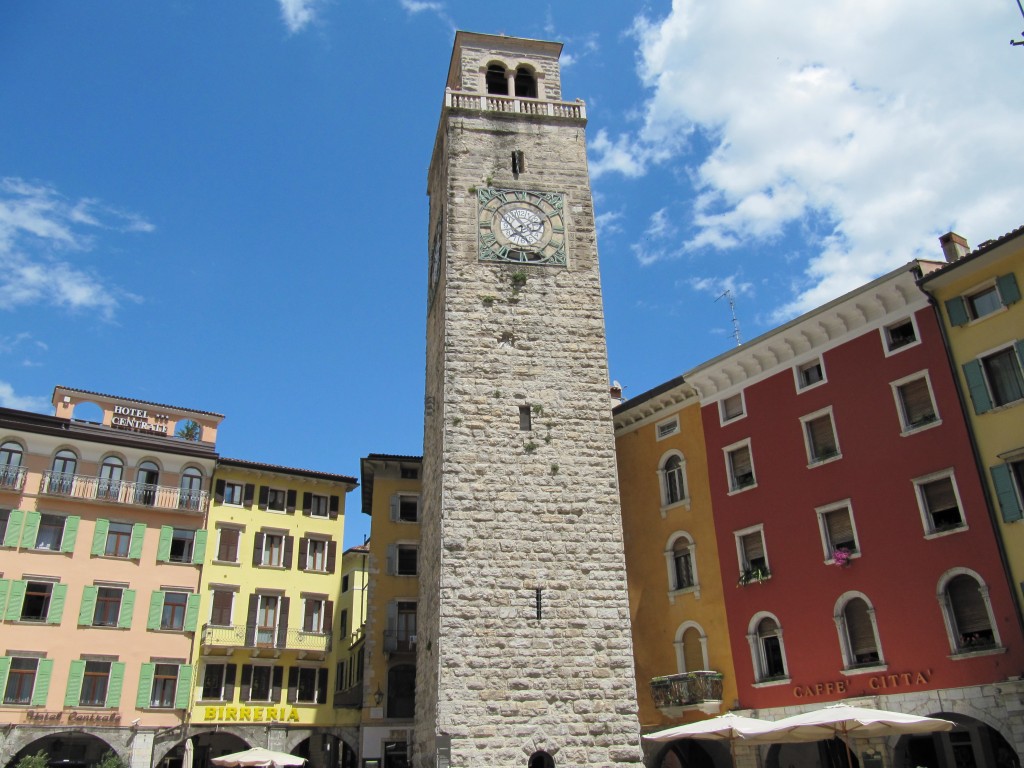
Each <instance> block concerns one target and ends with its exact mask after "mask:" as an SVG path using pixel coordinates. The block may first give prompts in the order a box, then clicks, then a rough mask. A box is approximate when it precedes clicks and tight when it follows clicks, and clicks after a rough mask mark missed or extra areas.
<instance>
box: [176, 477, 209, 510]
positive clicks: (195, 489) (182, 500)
mask: <svg viewBox="0 0 1024 768" xmlns="http://www.w3.org/2000/svg"><path fill="white" fill-rule="evenodd" d="M202 493H203V475H202V473H200V471H199V470H198V469H196V468H195V467H189V468H188V469H186V470H185V471H184V472H182V474H181V486H180V490H179V492H178V508H179V509H192V510H198V509H199V506H200V501H201V499H202Z"/></svg>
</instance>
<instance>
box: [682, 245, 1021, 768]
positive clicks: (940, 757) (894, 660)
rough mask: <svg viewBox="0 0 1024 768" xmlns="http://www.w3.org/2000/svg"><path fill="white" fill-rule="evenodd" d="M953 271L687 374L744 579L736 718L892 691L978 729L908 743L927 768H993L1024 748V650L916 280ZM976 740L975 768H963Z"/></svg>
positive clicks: (737, 575)
mask: <svg viewBox="0 0 1024 768" xmlns="http://www.w3.org/2000/svg"><path fill="white" fill-rule="evenodd" d="M936 266H938V265H937V264H933V263H931V262H912V263H911V264H908V265H906V266H904V267H902V268H900V269H897V270H895V271H893V272H891V273H889V274H887V275H885V276H883V277H881V278H879V279H878V280H875V281H874V282H872V283H869V284H868V285H865V286H864V287H862V288H861V289H859V290H857V291H854V292H852V293H850V294H847V295H846V296H843V297H841V298H839V299H837V300H835V301H833V302H831V303H829V304H827V305H825V306H823V307H821V308H819V309H817V310H815V311H813V312H810V313H808V314H806V315H803V316H801V317H799V318H797V319H796V320H794V321H792V322H790V323H788V324H786V325H784V326H782V327H780V328H778V329H776V330H774V331H772V332H771V333H769V334H766V335H764V336H762V337H760V338H757V339H755V340H753V341H751V342H748V343H746V344H744V345H743V346H741V347H737V348H736V349H735V350H732V351H730V352H729V353H727V354H725V355H722V356H720V357H718V358H715V359H714V360H711V361H709V362H708V363H705V364H703V365H701V366H699V367H698V368H696V369H694V370H692V371H690V372H689V373H687V374H685V377H684V378H685V379H686V381H688V382H689V383H690V384H691V385H693V386H695V387H696V388H697V390H698V391H699V392H700V393H701V403H702V419H703V425H704V430H705V440H706V444H707V451H708V467H709V482H710V484H711V498H712V508H713V510H714V516H715V525H716V536H717V544H718V548H719V554H720V559H721V563H722V571H723V579H724V580H726V581H727V582H728V580H729V579H730V578H733V579H735V580H736V582H737V588H736V589H727V590H726V593H725V601H726V611H727V616H728V623H729V634H730V642H731V645H732V656H733V659H734V663H735V665H736V669H735V675H736V681H737V687H738V692H739V701H738V702H735V703H734V707H735V708H742V709H752V710H757V713H758V714H759V715H760V716H762V717H767V718H769V719H777V718H778V717H782V716H784V715H787V714H792V713H793V712H796V711H801V710H803V709H806V708H809V707H810V706H812V705H813V706H815V707H820V706H821V705H822V704H823V703H827V702H830V701H835V700H847V699H850V698H855V697H873V698H872V701H871V703H872V704H873V705H874V706H879V707H883V708H890V709H898V710H901V711H904V712H908V713H913V714H940V713H941V714H943V715H944V716H946V717H948V718H950V719H955V720H956V721H957V722H958V723H961V724H962V729H958V732H960V733H961V737H956V736H949V735H944V736H943V737H942V738H940V739H937V740H933V739H932V738H931V737H928V739H927V743H925V742H921V743H917V744H914V745H912V746H910V747H908V749H909V750H910V752H908V753H906V754H905V756H904V759H913V760H914V762H909V763H907V764H908V765H953V764H956V765H961V764H964V765H974V764H977V765H984V764H989V765H994V764H995V763H994V760H993V758H992V755H993V754H994V753H995V752H998V751H999V749H1001V748H1003V747H1004V746H1006V745H1007V744H1014V743H1015V741H1019V740H1020V735H1019V730H1020V729H1019V728H1018V727H1017V723H1019V722H1020V704H1019V699H1020V695H1021V692H1022V690H1024V688H1022V684H1021V682H1020V680H1019V678H1018V676H1019V675H1020V674H1021V671H1022V670H1024V643H1022V633H1021V626H1020V622H1019V619H1018V614H1017V612H1016V609H1015V604H1014V601H1013V599H1012V597H1011V591H1010V587H1009V585H1008V581H1007V577H1006V572H1005V570H1004V566H1003V560H1002V557H1001V553H1000V549H999V546H998V544H997V539H996V536H995V533H994V528H993V522H992V517H991V511H990V509H989V507H988V504H987V501H986V496H985V494H984V492H983V490H982V485H981V482H980V481H979V473H978V469H977V465H976V462H975V459H974V456H973V454H972V452H971V443H970V440H969V439H968V433H967V427H966V423H965V419H964V416H963V412H962V410H961V403H960V401H959V399H958V395H957V390H956V387H955V384H954V381H953V377H952V374H951V372H950V365H949V362H948V359H947V356H946V350H945V345H944V343H943V337H942V330H941V328H940V326H939V323H938V320H937V318H936V314H935V312H934V310H933V308H932V307H931V306H930V305H929V304H928V301H927V298H926V297H925V296H924V295H923V294H922V293H921V292H920V291H919V290H918V288H917V286H916V284H915V278H916V277H918V276H919V275H920V272H921V271H922V270H923V271H930V270H932V269H934V268H935V267H936ZM993 683H1000V684H1001V688H1000V689H999V690H1000V693H998V694H995V693H993V691H994V690H995V689H994V688H993V687H992V685H991V684H993ZM1004 695H1005V696H1006V702H1003V701H1000V700H998V699H999V696H1004ZM993 696H995V697H996V699H993ZM1007 702H1010V703H1009V704H1007ZM1007 707H1009V708H1007ZM1011 725H1012V728H1011ZM1012 730H1016V731H1018V735H1017V736H1016V738H1015V736H1014V734H1013V733H1012V732H1011V731H1012ZM955 733H956V732H955ZM957 738H960V739H961V741H962V742H963V743H962V744H961V751H962V750H963V749H967V750H968V752H969V753H970V754H972V755H973V756H974V757H975V758H977V759H975V760H974V762H971V763H963V762H962V760H961V759H960V758H956V759H954V753H955V751H956V750H955V749H954V747H955V746H956V739H957ZM951 739H952V741H951ZM908 743H909V742H908ZM964 745H966V747H964ZM1020 747H1021V745H1020V744H1016V749H1017V750H1018V751H1019V750H1020ZM773 749H775V750H777V749H778V748H777V747H776V748H773ZM787 749H790V748H787ZM921 750H924V752H922V751H921ZM774 754H775V759H776V761H777V760H779V757H778V752H777V751H776V752H775V753H774ZM907 755H909V757H907ZM985 755H987V756H988V759H985ZM769 762H771V758H769ZM791 762H793V760H792V759H789V758H787V759H786V764H789V763H791ZM798 762H799V761H798Z"/></svg>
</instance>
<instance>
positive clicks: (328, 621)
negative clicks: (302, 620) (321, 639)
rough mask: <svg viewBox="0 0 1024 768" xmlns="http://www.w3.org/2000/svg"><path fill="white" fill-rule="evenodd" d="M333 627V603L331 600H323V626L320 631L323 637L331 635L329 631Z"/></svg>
mask: <svg viewBox="0 0 1024 768" xmlns="http://www.w3.org/2000/svg"><path fill="white" fill-rule="evenodd" d="M333 627H334V601H333V600H325V601H324V625H323V627H322V629H321V631H322V632H323V633H324V634H325V635H330V634H333V632H332V631H331V630H332V628H333Z"/></svg>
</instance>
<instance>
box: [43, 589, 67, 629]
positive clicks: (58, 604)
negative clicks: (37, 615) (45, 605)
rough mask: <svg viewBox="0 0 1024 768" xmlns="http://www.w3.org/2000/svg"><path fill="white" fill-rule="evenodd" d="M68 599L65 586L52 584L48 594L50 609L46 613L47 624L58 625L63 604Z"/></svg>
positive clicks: (62, 613)
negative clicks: (51, 589)
mask: <svg viewBox="0 0 1024 768" xmlns="http://www.w3.org/2000/svg"><path fill="white" fill-rule="evenodd" d="M67 598H68V585H67V584H54V585H53V591H52V592H51V593H50V607H49V610H47V611H46V623H47V624H60V619H61V616H63V615H64V602H65V601H66V600H67Z"/></svg>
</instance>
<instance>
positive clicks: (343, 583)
mask: <svg viewBox="0 0 1024 768" xmlns="http://www.w3.org/2000/svg"><path fill="white" fill-rule="evenodd" d="M341 591H342V592H348V576H342V577H341Z"/></svg>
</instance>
